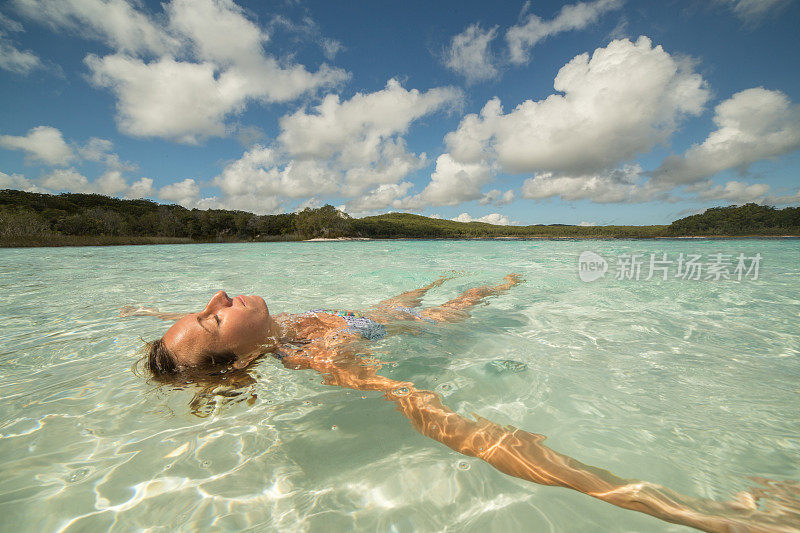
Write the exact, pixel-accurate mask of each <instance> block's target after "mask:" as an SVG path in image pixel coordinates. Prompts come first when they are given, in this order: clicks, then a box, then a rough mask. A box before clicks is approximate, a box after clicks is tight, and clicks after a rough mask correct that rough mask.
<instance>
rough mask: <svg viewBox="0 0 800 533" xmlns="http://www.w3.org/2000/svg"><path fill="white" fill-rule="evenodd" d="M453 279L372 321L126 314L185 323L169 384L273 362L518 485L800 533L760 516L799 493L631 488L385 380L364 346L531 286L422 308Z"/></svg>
mask: <svg viewBox="0 0 800 533" xmlns="http://www.w3.org/2000/svg"><path fill="white" fill-rule="evenodd" d="M446 279H447V278H446V277H442V278H440V279H437V280H436V281H434V282H432V283H430V284H428V285H426V286H425V287H422V288H420V289H416V290H412V291H408V292H405V293H403V294H401V295H399V296H396V297H394V298H390V299H388V300H384V301H382V302H380V303H379V304H378V305H377V306H376V307H375V308H373V309H372V310H370V311H369V312H367V313H366V314H363V315H362V314H359V313H353V312H341V311H333V310H323V309H316V310H313V311H309V312H306V313H301V314H295V315H289V314H280V315H271V314H270V312H269V309H268V307H267V305H266V302H264V300H263V299H262V298H260V297H258V296H236V297H235V298H230V297H229V296H228V295H227V294H226V293H225V292H223V291H219V292H217V293H216V294H215V295H214V296H213V297H212V298H211V300H210V301H209V302H208V304H207V305H206V307H205V308H204V309H203V310H202V311H200V312H199V313H192V314H189V315H185V316H182V315H176V314H169V313H160V312H158V311H157V310H153V309H141V308H140V309H134V308H125V309H123V311H122V313H121V314H122V315H123V316H158V317H160V318H163V319H170V320H177V321H176V322H175V324H173V325H172V327H170V328H169V329H168V330H167V332H166V333H165V334H164V336H163V337H162V338H161V339H158V340H156V341H154V342H152V343H149V344H148V354H147V356H146V361H145V366H146V368H148V369H149V370H150V372H151V373H152V374H153V375H154V377H156V378H159V379H170V377H178V376H181V375H183V374H185V373H196V372H197V371H199V370H203V369H205V370H208V371H210V370H211V369H217V370H218V369H220V368H222V370H223V371H227V370H235V369H244V368H246V367H247V366H248V365H250V364H251V363H252V362H253V361H254V360H255V359H257V358H258V357H260V356H262V355H265V354H267V353H270V354H272V355H273V356H275V357H276V358H278V359H279V360H280V361H281V362H282V363H283V365H284V366H285V367H287V368H291V369H295V370H296V369H313V370H315V371H317V372H319V373H320V374H321V375H322V376H323V379H324V383H325V384H328V385H338V386H340V387H346V388H351V389H356V390H361V391H367V390H374V391H381V392H383V393H384V397H385V398H386V399H387V400H389V401H392V402H394V403H395V404H396V405H397V409H398V410H399V411H400V412H401V413H403V415H404V416H406V418H408V419H409V421H410V422H411V424H412V425H413V426H414V428H415V429H416V430H417V431H419V432H420V433H422V434H424V435H426V436H428V437H430V438H432V439H434V440H437V441H439V442H441V443H442V444H445V445H446V446H448V447H450V448H452V449H453V450H455V451H457V452H460V453H462V454H464V455H469V456H474V457H479V458H480V459H482V460H484V461H486V462H487V463H489V464H491V465H492V466H494V467H495V468H497V469H498V470H500V471H501V472H504V473H506V474H509V475H511V476H515V477H518V478H521V479H526V480H529V481H533V482H536V483H540V484H543V485H555V486H561V487H566V488H571V489H574V490H577V491H580V492H583V493H586V494H588V495H590V496H593V497H595V498H598V499H601V500H604V501H607V502H609V503H612V504H614V505H617V506H619V507H623V508H625V509H631V510H635V511H640V512H643V513H647V514H650V515H652V516H655V517H657V518H660V519H662V520H666V521H668V522H673V523H677V524H683V525H687V526H692V527H696V528H698V529H703V530H706V531H796V530H797V529H796V528H798V527H799V526H800V514H798V509H796V508H792V507H788V509H787V508H779V507H777V508H774V509H772V511H771V512H769V513H767V512H763V511H759V510H758V509H757V507H756V497H757V496H773V497H776V499H784V501H786V498H785V496H786V494H789V493H790V492H796V490H797V487H795V486H793V485H791V484H788V483H776V482H771V484H770V487H771V488H770V489H769V490H760V491H759V489H757V490H756V491H755V492H754V494H755V496H754V495H753V494H749V493H742V494H740V495H739V500H738V501H736V502H715V501H710V500H698V499H693V498H688V497H685V496H682V495H680V494H677V493H675V492H673V491H670V490H668V489H665V488H663V487H660V486H658V485H654V484H651V483H645V482H641V481H632V480H625V479H622V478H619V477H617V476H614V475H613V474H611V473H610V472H607V471H605V470H601V469H598V468H595V467H592V466H588V465H585V464H582V463H580V462H578V461H576V460H575V459H572V458H571V457H567V456H565V455H562V454H560V453H558V452H556V451H553V450H551V449H549V448H547V447H546V446H545V445H544V440H545V437H544V436H542V435H536V434H533V433H528V432H526V431H523V430H519V429H516V428H514V427H511V426H506V427H501V426H499V425H497V424H494V423H493V422H491V421H489V420H486V419H484V418H481V417H479V416H477V415H473V416H474V418H475V420H470V419H469V418H466V417H463V416H461V415H459V414H457V413H455V412H453V411H451V410H450V409H448V408H447V407H446V406H444V405H443V404H442V403H441V401H440V398H439V396H438V395H437V394H435V393H434V392H431V391H428V390H423V389H417V388H416V387H415V386H414V384H413V383H411V382H405V381H402V382H401V381H395V380H392V379H389V378H386V377H384V376H382V375H380V374H379V373H378V370H379V369H380V368H381V365H380V363H379V362H376V361H374V360H369V361H367V360H365V359H364V358H363V357H361V356H360V355H357V354H362V355H363V354H364V352H365V350H364V346H363V342H361V341H363V340H370V339H377V338H381V337H382V336H384V335H386V334H387V333H389V332H391V331H393V330H396V329H398V328H401V327H402V326H403V324H405V325H406V326H408V325H410V324H412V323H413V322H415V321H425V322H429V323H431V324H446V323H453V322H459V321H463V320H465V319H467V318H469V317H470V315H469V310H470V309H471V308H472V307H474V306H475V305H477V304H479V303H481V302H482V301H483V300H484V299H485V298H487V297H488V296H491V295H496V294H500V293H503V292H505V291H508V290H509V289H510V288H511V287H513V286H514V285H516V284H518V283H520V282H521V278H520V276H519V275H517V274H509V275H508V276H506V277H505V278H504V283H501V284H498V285H496V286H482V287H477V288H473V289H470V290H467V291H465V292H464V293H462V294H461V295H460V296H458V297H457V298H455V299H453V300H450V301H448V302H446V303H444V304H442V305H440V306H436V307H429V308H424V309H423V308H419V306H420V303H421V299H422V297H423V296H424V295H425V293H426V292H427V291H428V290H430V289H432V288H434V287H437V286H439V285H441V284H442V283H444V281H446ZM776 492H778V493H779V494H777V496H776V494H775V493H776ZM781 497H783V498H781Z"/></svg>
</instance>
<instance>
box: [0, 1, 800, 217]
mask: <svg viewBox="0 0 800 533" xmlns="http://www.w3.org/2000/svg"><path fill="white" fill-rule="evenodd" d="M798 28H800V1H798V0H709V1H707V2H695V1H689V0H685V1H679V0H663V1H660V2H653V1H651V0H647V1H645V0H642V1H636V0H593V1H588V2H574V3H564V2H550V1H527V2H524V1H523V2H520V1H500V2H492V3H487V2H471V1H464V0H460V1H457V2H456V1H453V2H450V1H441V2H431V1H425V2H417V1H407V2H358V1H354V2H330V1H319V2H316V1H303V0H292V1H276V2H263V1H244V0H236V1H234V0H169V1H163V2H161V1H144V0H141V1H138V0H7V1H5V2H2V3H0V101H2V105H0V189H4V188H9V189H18V190H26V191H34V192H46V193H60V192H92V193H100V194H106V195H110V196H115V197H119V198H148V199H151V200H154V201H156V202H160V203H178V204H181V205H183V206H185V207H187V208H199V209H208V208H220V209H238V210H244V211H249V212H254V213H258V214H271V213H286V212H292V211H296V210H299V209H303V208H305V207H318V206H321V205H324V204H331V205H334V206H336V207H338V208H340V209H342V210H344V211H345V212H347V213H348V214H350V215H351V216H355V217H361V216H366V215H373V214H380V213H386V212H391V211H403V212H411V213H418V214H422V215H426V216H431V217H440V218H446V219H454V220H461V221H471V220H481V221H484V222H491V223H496V224H555V223H558V224H583V225H605V224H664V223H669V222H671V221H672V220H675V219H677V218H681V217H683V216H687V215H689V214H694V213H698V212H702V211H703V210H704V209H707V208H709V207H713V206H720V205H732V204H743V203H747V202H756V203H762V204H768V205H775V206H778V207H784V206H787V205H798V204H800V68H798V67H800V31H798Z"/></svg>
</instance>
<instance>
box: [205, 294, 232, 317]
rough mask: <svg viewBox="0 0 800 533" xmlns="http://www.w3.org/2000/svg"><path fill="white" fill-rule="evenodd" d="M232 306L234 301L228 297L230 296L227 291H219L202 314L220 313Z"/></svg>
mask: <svg viewBox="0 0 800 533" xmlns="http://www.w3.org/2000/svg"><path fill="white" fill-rule="evenodd" d="M232 305H233V300H231V299H230V298H229V297H228V294H227V293H226V292H225V291H217V292H216V293H215V294H214V296H212V297H211V299H210V300H209V301H208V304H206V308H205V309H203V313H202V314H206V315H207V314H211V313H214V312H216V311H219V310H220V309H222V308H223V307H230V306H232Z"/></svg>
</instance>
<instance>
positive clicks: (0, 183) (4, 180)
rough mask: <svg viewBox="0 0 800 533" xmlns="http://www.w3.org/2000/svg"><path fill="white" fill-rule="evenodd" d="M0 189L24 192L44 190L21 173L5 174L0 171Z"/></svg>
mask: <svg viewBox="0 0 800 533" xmlns="http://www.w3.org/2000/svg"><path fill="white" fill-rule="evenodd" d="M0 189H16V190H18V191H25V192H46V191H43V190H42V189H41V188H39V187H38V186H36V184H35V183H33V182H32V181H31V180H29V179H28V178H26V177H25V176H23V175H21V174H11V175H9V174H5V173H4V172H0Z"/></svg>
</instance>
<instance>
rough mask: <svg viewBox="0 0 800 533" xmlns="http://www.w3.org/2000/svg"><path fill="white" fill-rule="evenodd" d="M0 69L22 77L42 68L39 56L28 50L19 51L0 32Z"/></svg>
mask: <svg viewBox="0 0 800 533" xmlns="http://www.w3.org/2000/svg"><path fill="white" fill-rule="evenodd" d="M0 68H1V69H3V70H7V71H9V72H14V73H15V74H22V75H23V76H25V75H27V74H30V73H31V72H33V71H34V70H38V69H41V68H44V64H43V63H42V60H41V59H39V56H37V55H36V54H34V53H33V52H31V51H30V50H19V49H18V48H17V47H16V46H15V44H14V43H13V42H12V41H11V40H10V39H9V38H8V37H6V35H5V34H4V33H3V32H2V31H0Z"/></svg>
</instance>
